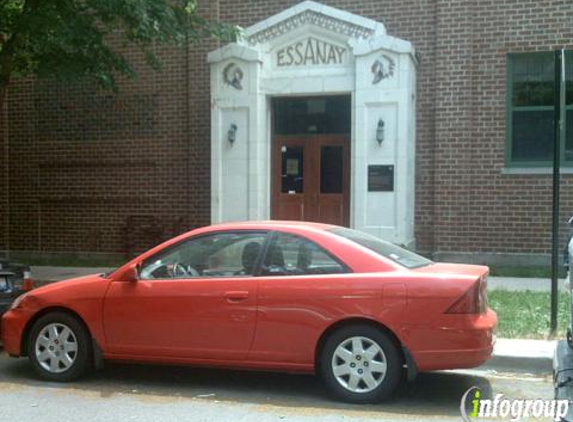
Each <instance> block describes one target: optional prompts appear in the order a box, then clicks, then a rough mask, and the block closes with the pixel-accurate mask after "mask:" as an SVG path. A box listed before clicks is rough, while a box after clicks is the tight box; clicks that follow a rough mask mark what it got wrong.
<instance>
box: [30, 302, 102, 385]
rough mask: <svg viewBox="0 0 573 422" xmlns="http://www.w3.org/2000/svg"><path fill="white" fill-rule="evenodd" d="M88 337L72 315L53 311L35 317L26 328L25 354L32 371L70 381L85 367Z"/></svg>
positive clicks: (86, 367) (55, 378)
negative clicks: (29, 328)
mask: <svg viewBox="0 0 573 422" xmlns="http://www.w3.org/2000/svg"><path fill="white" fill-rule="evenodd" d="M90 351H91V349H90V338H89V334H88V332H87V330H86V329H85V328H84V326H83V325H82V323H81V322H80V321H78V319H77V318H75V317H73V316H72V315H69V314H66V313H63V312H53V313H49V314H46V315H44V316H42V317H41V318H39V319H38V320H37V321H36V322H35V323H34V325H33V326H32V329H31V331H30V337H29V343H28V356H29V359H30V362H31V363H32V366H33V368H34V370H35V371H36V373H37V374H38V375H39V376H40V377H41V378H44V379H46V380H49V381H60V382H65V381H72V380H75V379H77V378H78V377H80V376H81V375H82V374H83V373H84V372H85V371H86V370H87V369H88V364H89V357H90V353H91V352H90Z"/></svg>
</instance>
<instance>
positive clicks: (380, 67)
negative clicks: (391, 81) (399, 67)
mask: <svg viewBox="0 0 573 422" xmlns="http://www.w3.org/2000/svg"><path fill="white" fill-rule="evenodd" d="M370 69H371V71H372V73H373V74H374V79H373V80H372V85H376V84H377V83H378V82H380V81H381V80H383V79H387V78H391V77H392V76H394V71H395V70H396V63H395V62H394V60H393V59H392V58H391V57H389V56H387V55H386V54H382V55H381V56H380V57H378V59H376V60H375V61H374V63H372V67H371V68H370Z"/></svg>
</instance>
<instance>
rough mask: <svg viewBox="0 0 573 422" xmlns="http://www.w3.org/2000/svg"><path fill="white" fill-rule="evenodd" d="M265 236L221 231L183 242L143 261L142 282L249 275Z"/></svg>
mask: <svg viewBox="0 0 573 422" xmlns="http://www.w3.org/2000/svg"><path fill="white" fill-rule="evenodd" d="M266 237H267V234H266V233H264V232H222V233H215V234H211V235H206V236H199V237H194V238H191V239H189V240H187V241H183V242H181V243H179V244H177V245H175V246H173V247H170V248H168V249H166V250H164V251H161V252H159V253H158V254H156V255H154V256H152V257H151V258H148V259H146V260H145V261H143V263H142V266H141V270H140V277H141V278H142V279H144V280H153V279H181V278H204V277H240V276H249V275H253V274H254V271H255V268H256V265H257V262H258V260H259V257H260V255H261V252H262V250H263V245H264V242H265V240H266Z"/></svg>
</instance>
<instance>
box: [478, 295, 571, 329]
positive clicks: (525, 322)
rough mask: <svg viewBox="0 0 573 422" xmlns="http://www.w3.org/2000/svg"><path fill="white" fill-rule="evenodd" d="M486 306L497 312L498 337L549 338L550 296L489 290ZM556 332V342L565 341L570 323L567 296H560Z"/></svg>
mask: <svg viewBox="0 0 573 422" xmlns="http://www.w3.org/2000/svg"><path fill="white" fill-rule="evenodd" d="M488 300H489V306H490V307H491V308H492V309H493V310H494V311H496V312H497V318H498V327H497V335H498V337H500V338H533V339H546V338H548V337H549V326H550V319H551V312H550V309H551V295H550V294H549V292H532V291H523V292H512V291H505V290H490V291H489V292H488ZM558 321H559V327H558V328H559V329H558V332H557V338H558V339H562V338H565V331H566V329H567V324H568V323H569V296H568V295H567V294H566V293H564V292H560V293H559V313H558Z"/></svg>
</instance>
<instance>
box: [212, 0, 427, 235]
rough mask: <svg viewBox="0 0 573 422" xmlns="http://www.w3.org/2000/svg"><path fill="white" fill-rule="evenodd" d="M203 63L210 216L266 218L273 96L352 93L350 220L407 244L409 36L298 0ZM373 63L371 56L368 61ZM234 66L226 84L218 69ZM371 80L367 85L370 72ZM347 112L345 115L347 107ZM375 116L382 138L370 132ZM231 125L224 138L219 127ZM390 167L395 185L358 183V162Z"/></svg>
mask: <svg viewBox="0 0 573 422" xmlns="http://www.w3.org/2000/svg"><path fill="white" fill-rule="evenodd" d="M208 60H209V63H210V64H211V104H212V105H213V106H212V108H211V198H212V202H211V219H212V221H213V222H221V221H239V220H257V219H269V218H271V217H272V215H271V205H272V204H271V201H272V195H271V189H272V188H271V183H270V181H271V179H272V177H273V173H272V172H273V171H274V172H276V171H279V170H278V169H276V168H275V169H273V168H272V167H271V166H270V164H269V163H270V162H271V161H272V159H273V157H272V156H271V149H272V148H271V147H272V142H273V140H272V139H273V129H272V127H271V120H272V119H273V118H276V119H280V118H281V116H272V117H271V118H270V119H269V116H271V114H272V112H271V107H270V104H271V102H272V99H273V98H275V97H285V96H297V97H300V96H308V97H314V96H325V95H326V96H328V95H333V94H341V93H346V94H349V95H350V96H351V98H352V100H351V103H352V107H351V110H350V111H349V114H350V115H351V117H352V119H351V130H350V134H349V136H350V139H349V142H350V162H349V167H350V168H349V169H347V170H346V171H349V172H350V186H351V189H350V200H349V203H350V205H349V206H350V210H349V215H350V226H351V227H353V228H357V229H360V230H363V231H366V232H369V233H371V234H373V235H375V236H378V237H381V238H384V239H387V240H390V241H392V242H395V243H398V244H404V245H414V197H415V196H414V191H415V188H414V186H415V179H414V177H415V176H414V160H415V149H416V148H415V127H416V121H415V98H416V65H417V63H416V58H415V52H414V48H413V46H412V44H411V43H410V42H408V41H405V40H401V39H398V38H395V37H392V36H390V35H388V34H386V29H385V28H384V25H383V24H382V23H380V22H376V21H373V20H371V19H366V18H364V17H361V16H358V15H354V14H351V13H348V12H345V11H342V10H339V9H335V8H332V7H328V6H325V5H322V4H319V3H316V2H313V1H304V2H302V3H299V4H298V5H296V6H293V7H291V8H288V9H286V10H284V11H282V12H280V13H278V14H276V15H274V16H271V17H268V18H267V19H265V20H263V21H261V22H259V23H256V24H254V25H252V26H250V27H248V28H247V29H246V30H245V38H244V39H242V40H239V41H238V42H237V43H234V44H229V45H227V46H224V47H222V48H220V49H217V50H215V51H213V52H211V53H209V56H208ZM373 63H374V65H373ZM238 65H240V66H241V68H242V69H244V74H245V86H244V89H243V90H240V91H239V90H236V89H229V82H228V78H223V80H222V81H221V80H220V75H221V70H223V73H226V71H227V69H229V67H230V66H238ZM371 72H373V73H374V78H375V79H377V80H376V82H375V85H374V86H375V88H374V89H373V85H372V83H373V82H372V73H371ZM348 117H349V118H350V116H348ZM379 121H383V122H384V130H383V132H384V138H385V141H384V142H379V141H378V140H377V138H376V137H377V131H378V122H379ZM231 125H235V126H236V127H238V128H239V129H238V131H237V139H236V141H235V142H233V143H230V142H228V140H227V133H228V131H229V128H230V127H231ZM377 166H385V167H391V168H393V169H395V172H394V173H395V174H394V178H393V180H394V181H395V188H394V187H393V188H392V189H391V190H389V191H384V192H382V191H373V190H372V189H369V188H368V177H369V176H368V169H369V168H374V167H377Z"/></svg>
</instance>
